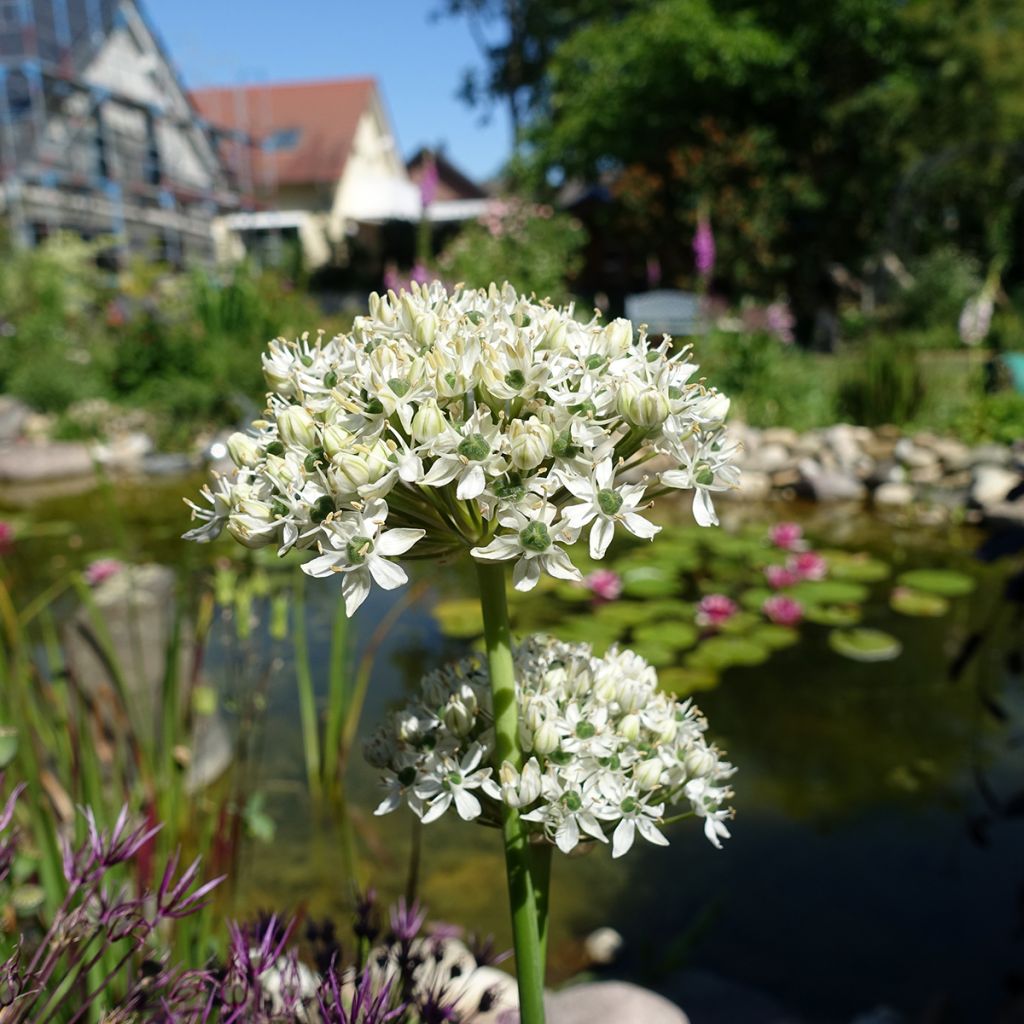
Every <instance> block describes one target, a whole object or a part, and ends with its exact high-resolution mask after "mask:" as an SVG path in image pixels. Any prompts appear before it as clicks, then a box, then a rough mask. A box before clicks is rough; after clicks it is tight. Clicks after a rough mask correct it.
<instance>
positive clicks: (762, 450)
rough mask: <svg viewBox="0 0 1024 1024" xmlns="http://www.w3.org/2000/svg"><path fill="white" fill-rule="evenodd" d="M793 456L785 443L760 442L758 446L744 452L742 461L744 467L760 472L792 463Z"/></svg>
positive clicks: (773, 469) (770, 471)
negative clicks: (744, 455)
mask: <svg viewBox="0 0 1024 1024" xmlns="http://www.w3.org/2000/svg"><path fill="white" fill-rule="evenodd" d="M792 461H793V456H792V455H791V454H790V451H789V449H788V448H787V447H785V445H781V444H762V445H761V446H760V447H759V448H755V449H753V450H752V451H749V452H747V453H746V457H745V459H744V461H743V464H744V466H745V467H747V468H749V469H753V470H757V471H759V472H761V473H772V472H774V471H775V470H777V469H782V468H783V467H784V466H788V465H790V464H791V463H792Z"/></svg>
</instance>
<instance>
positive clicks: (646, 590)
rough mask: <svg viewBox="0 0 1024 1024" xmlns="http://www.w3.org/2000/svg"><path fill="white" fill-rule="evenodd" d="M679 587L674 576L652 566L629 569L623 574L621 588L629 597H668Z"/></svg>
mask: <svg viewBox="0 0 1024 1024" xmlns="http://www.w3.org/2000/svg"><path fill="white" fill-rule="evenodd" d="M678 589H679V583H678V581H677V580H676V578H675V577H674V576H672V575H669V574H668V573H666V572H665V571H664V570H663V569H657V568H654V567H653V566H651V567H648V568H643V569H631V570H630V571H629V572H628V573H626V574H625V577H624V580H623V585H622V590H623V593H625V594H627V595H628V596H629V597H669V596H670V595H672V594H675V593H676V592H677V591H678Z"/></svg>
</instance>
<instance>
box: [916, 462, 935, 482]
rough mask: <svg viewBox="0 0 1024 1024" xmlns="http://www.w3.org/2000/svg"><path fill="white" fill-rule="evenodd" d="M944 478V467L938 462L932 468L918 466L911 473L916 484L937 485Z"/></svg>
mask: <svg viewBox="0 0 1024 1024" xmlns="http://www.w3.org/2000/svg"><path fill="white" fill-rule="evenodd" d="M942 477H943V472H942V466H940V465H939V463H937V462H936V463H934V464H933V465H931V466H918V467H917V468H916V469H912V470H911V471H910V479H911V481H912V482H913V483H915V484H937V483H938V482H939V481H940V480H941V479H942Z"/></svg>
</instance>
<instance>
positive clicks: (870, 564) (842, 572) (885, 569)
mask: <svg viewBox="0 0 1024 1024" xmlns="http://www.w3.org/2000/svg"><path fill="white" fill-rule="evenodd" d="M822 555H823V557H824V559H825V561H826V562H827V563H828V574H829V577H830V578H831V579H834V580H842V581H847V582H850V583H878V582H879V581H881V580H884V579H888V578H889V576H891V575H892V569H891V567H890V566H889V565H888V564H887V563H885V562H883V561H882V560H881V559H878V558H872V557H871V556H870V555H868V554H865V553H864V552H858V553H851V552H849V551H823V552H822Z"/></svg>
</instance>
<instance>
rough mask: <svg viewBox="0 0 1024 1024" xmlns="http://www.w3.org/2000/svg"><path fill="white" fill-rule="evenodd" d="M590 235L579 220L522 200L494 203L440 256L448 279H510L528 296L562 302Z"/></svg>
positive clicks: (478, 283) (480, 282) (481, 284)
mask: <svg viewBox="0 0 1024 1024" xmlns="http://www.w3.org/2000/svg"><path fill="white" fill-rule="evenodd" d="M586 240H587V236H586V232H585V231H584V230H583V227H582V225H581V224H580V223H579V221H577V220H576V219H575V218H573V217H570V216H568V215H566V214H563V213H556V212H555V211H554V210H553V209H552V208H551V207H550V206H538V205H535V204H531V203H526V202H523V201H522V200H519V199H515V198H512V199H507V200H503V201H500V202H495V203H494V204H492V209H491V210H490V211H489V212H488V213H487V214H486V215H485V216H484V217H482V218H481V219H480V220H479V221H478V222H476V223H473V224H469V225H467V226H466V227H465V228H463V229H462V231H460V232H459V234H458V235H456V237H455V238H453V239H452V241H451V242H450V243H449V244H448V246H447V247H446V248H445V250H444V252H442V253H441V255H440V256H439V257H438V265H439V268H440V270H441V271H442V273H443V274H444V275H445V277H447V278H449V279H450V280H452V281H461V282H463V283H464V284H467V285H469V286H470V287H472V288H486V287H487V286H488V285H489V284H490V283H491V282H492V281H511V282H512V283H513V284H514V285H515V286H516V288H517V289H518V290H519V291H520V292H522V293H523V294H526V295H528V294H530V293H531V292H533V293H534V294H535V295H537V297H538V298H550V299H551V300H552V301H554V302H563V301H565V300H567V299H568V298H569V297H570V290H571V289H570V283H571V281H572V278H573V275H574V274H575V273H576V271H578V270H579V268H580V266H581V264H582V253H583V246H584V245H585V244H586Z"/></svg>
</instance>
